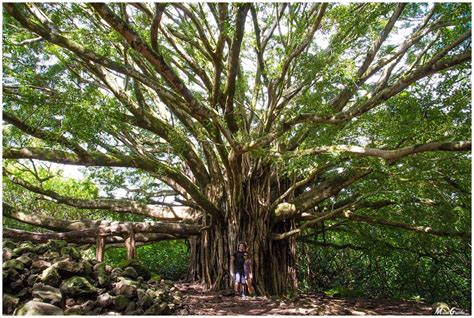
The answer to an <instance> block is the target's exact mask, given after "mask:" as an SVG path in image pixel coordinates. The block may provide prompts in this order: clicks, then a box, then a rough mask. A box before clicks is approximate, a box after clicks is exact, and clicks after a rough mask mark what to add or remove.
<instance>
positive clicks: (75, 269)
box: [53, 259, 85, 278]
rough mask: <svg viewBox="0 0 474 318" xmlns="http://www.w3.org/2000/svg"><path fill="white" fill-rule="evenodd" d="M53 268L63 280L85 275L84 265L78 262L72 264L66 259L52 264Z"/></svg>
mask: <svg viewBox="0 0 474 318" xmlns="http://www.w3.org/2000/svg"><path fill="white" fill-rule="evenodd" d="M53 267H55V268H57V269H58V272H59V274H60V275H61V277H63V278H69V277H72V276H78V275H85V271H84V265H83V264H82V263H80V262H74V261H70V260H67V259H66V260H62V261H59V262H56V263H54V264H53Z"/></svg>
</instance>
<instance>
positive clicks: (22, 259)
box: [16, 255, 33, 267]
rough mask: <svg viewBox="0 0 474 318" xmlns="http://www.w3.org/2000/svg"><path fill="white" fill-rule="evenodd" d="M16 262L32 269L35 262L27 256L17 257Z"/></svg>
mask: <svg viewBox="0 0 474 318" xmlns="http://www.w3.org/2000/svg"><path fill="white" fill-rule="evenodd" d="M16 260H17V261H19V262H22V263H23V265H24V266H25V267H30V266H31V263H32V262H33V261H32V260H31V258H30V257H28V256H26V255H21V256H20V257H17V258H16Z"/></svg>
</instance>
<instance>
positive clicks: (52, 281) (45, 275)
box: [40, 266, 61, 287]
mask: <svg viewBox="0 0 474 318" xmlns="http://www.w3.org/2000/svg"><path fill="white" fill-rule="evenodd" d="M40 281H41V282H42V283H45V284H46V285H50V286H54V287H58V286H59V284H60V283H61V276H60V275H59V272H58V269H57V268H56V267H52V266H51V267H48V268H46V269H45V270H43V272H42V273H41V276H40Z"/></svg>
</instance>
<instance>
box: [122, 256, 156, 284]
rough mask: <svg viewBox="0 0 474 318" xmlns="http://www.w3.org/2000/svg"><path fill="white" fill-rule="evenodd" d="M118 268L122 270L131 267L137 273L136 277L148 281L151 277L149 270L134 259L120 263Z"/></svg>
mask: <svg viewBox="0 0 474 318" xmlns="http://www.w3.org/2000/svg"><path fill="white" fill-rule="evenodd" d="M119 266H120V267H121V268H122V269H125V268H127V267H133V268H134V269H135V271H136V272H137V276H141V277H143V278H144V279H146V280H148V279H150V277H151V273H150V269H149V268H148V266H146V265H145V264H143V263H142V262H140V261H139V260H136V259H132V260H126V261H123V262H121V263H120V264H119Z"/></svg>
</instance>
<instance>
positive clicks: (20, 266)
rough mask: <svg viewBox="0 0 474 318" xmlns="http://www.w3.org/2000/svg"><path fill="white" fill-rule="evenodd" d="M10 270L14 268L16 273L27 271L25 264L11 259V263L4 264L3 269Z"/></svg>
mask: <svg viewBox="0 0 474 318" xmlns="http://www.w3.org/2000/svg"><path fill="white" fill-rule="evenodd" d="M9 268H12V269H14V270H16V271H23V270H24V269H25V264H23V263H22V262H20V261H19V260H17V259H11V260H9V261H6V262H3V269H7V270H8V269H9Z"/></svg>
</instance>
